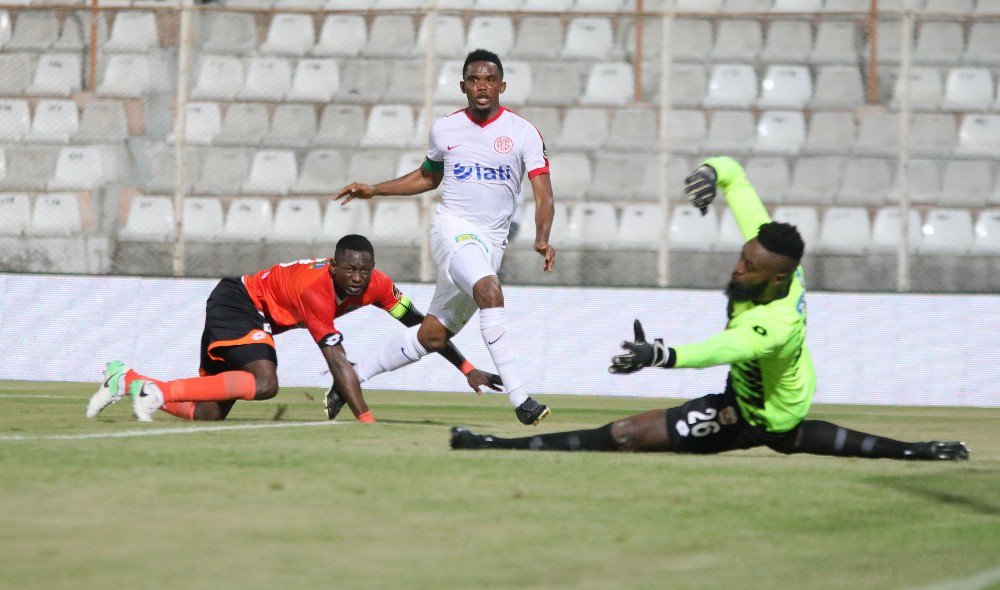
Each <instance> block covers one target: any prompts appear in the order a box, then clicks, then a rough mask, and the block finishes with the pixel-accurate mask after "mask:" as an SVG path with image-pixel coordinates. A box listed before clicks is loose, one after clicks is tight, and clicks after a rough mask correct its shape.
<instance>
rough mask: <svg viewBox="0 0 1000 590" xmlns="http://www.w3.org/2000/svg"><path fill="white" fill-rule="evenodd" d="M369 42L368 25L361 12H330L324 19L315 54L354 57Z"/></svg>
mask: <svg viewBox="0 0 1000 590" xmlns="http://www.w3.org/2000/svg"><path fill="white" fill-rule="evenodd" d="M367 44H368V27H367V26H366V25H365V17H363V16H361V15H360V14H330V15H327V17H326V18H325V19H323V27H322V28H321V29H320V32H319V41H317V42H316V45H315V46H314V47H313V50H312V52H313V55H316V56H319V57H354V56H356V55H358V54H359V53H360V52H361V48H362V47H364V46H365V45H367Z"/></svg>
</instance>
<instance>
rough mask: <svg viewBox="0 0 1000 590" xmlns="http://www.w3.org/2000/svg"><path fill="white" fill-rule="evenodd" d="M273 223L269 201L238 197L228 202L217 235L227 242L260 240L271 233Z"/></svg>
mask: <svg viewBox="0 0 1000 590" xmlns="http://www.w3.org/2000/svg"><path fill="white" fill-rule="evenodd" d="M273 224H274V221H273V219H272V214H271V201H268V200H267V199H255V198H250V197H238V198H235V199H233V202H232V203H230V204H229V211H227V212H226V223H225V225H224V226H223V228H222V235H221V236H219V237H220V239H222V240H224V241H227V242H261V241H263V240H264V238H265V237H266V236H268V235H270V234H271V228H272V227H273Z"/></svg>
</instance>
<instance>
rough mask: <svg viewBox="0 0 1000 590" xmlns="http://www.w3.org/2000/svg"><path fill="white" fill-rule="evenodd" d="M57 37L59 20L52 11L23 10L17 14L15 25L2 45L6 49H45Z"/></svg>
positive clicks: (50, 45)
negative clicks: (8, 38) (9, 36)
mask: <svg viewBox="0 0 1000 590" xmlns="http://www.w3.org/2000/svg"><path fill="white" fill-rule="evenodd" d="M58 39H59V22H58V21H57V20H56V13H55V12H52V11H44V12H43V11H38V12H35V11H25V12H22V13H20V14H19V15H18V18H17V26H16V27H14V32H13V34H12V35H11V38H10V40H8V41H7V44H6V45H5V46H4V49H5V50H7V51H11V50H15V51H19V50H27V51H45V50H47V49H49V48H50V47H52V45H53V44H54V43H55V42H56V40H58Z"/></svg>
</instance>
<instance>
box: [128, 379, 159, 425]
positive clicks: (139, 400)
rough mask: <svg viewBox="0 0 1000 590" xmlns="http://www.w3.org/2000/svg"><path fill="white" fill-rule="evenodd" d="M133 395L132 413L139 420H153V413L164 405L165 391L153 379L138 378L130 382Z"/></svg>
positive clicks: (130, 393) (129, 391) (129, 388)
mask: <svg viewBox="0 0 1000 590" xmlns="http://www.w3.org/2000/svg"><path fill="white" fill-rule="evenodd" d="M128 394H129V395H131V396H132V413H133V414H134V415H135V419H136V420H138V421H139V422H152V421H153V414H154V413H155V412H156V410H159V409H160V406H162V405H163V392H162V391H161V390H160V387H159V386H158V385H157V384H156V383H153V382H152V381H143V380H142V379H136V380H135V381H133V382H131V383H129V384H128Z"/></svg>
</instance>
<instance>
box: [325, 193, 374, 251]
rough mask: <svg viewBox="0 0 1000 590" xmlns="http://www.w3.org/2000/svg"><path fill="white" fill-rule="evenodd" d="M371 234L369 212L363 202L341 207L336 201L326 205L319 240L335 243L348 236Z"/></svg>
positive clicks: (353, 202)
mask: <svg viewBox="0 0 1000 590" xmlns="http://www.w3.org/2000/svg"><path fill="white" fill-rule="evenodd" d="M370 232H371V210H370V209H369V208H368V203H366V202H365V201H351V202H350V203H348V204H347V205H342V204H341V203H340V202H338V201H330V202H328V203H327V204H326V211H325V213H324V215H323V227H322V228H321V239H322V240H323V241H328V242H336V241H337V240H339V239H340V238H342V237H344V236H346V235H348V234H361V235H367V234H369V233H370Z"/></svg>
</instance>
